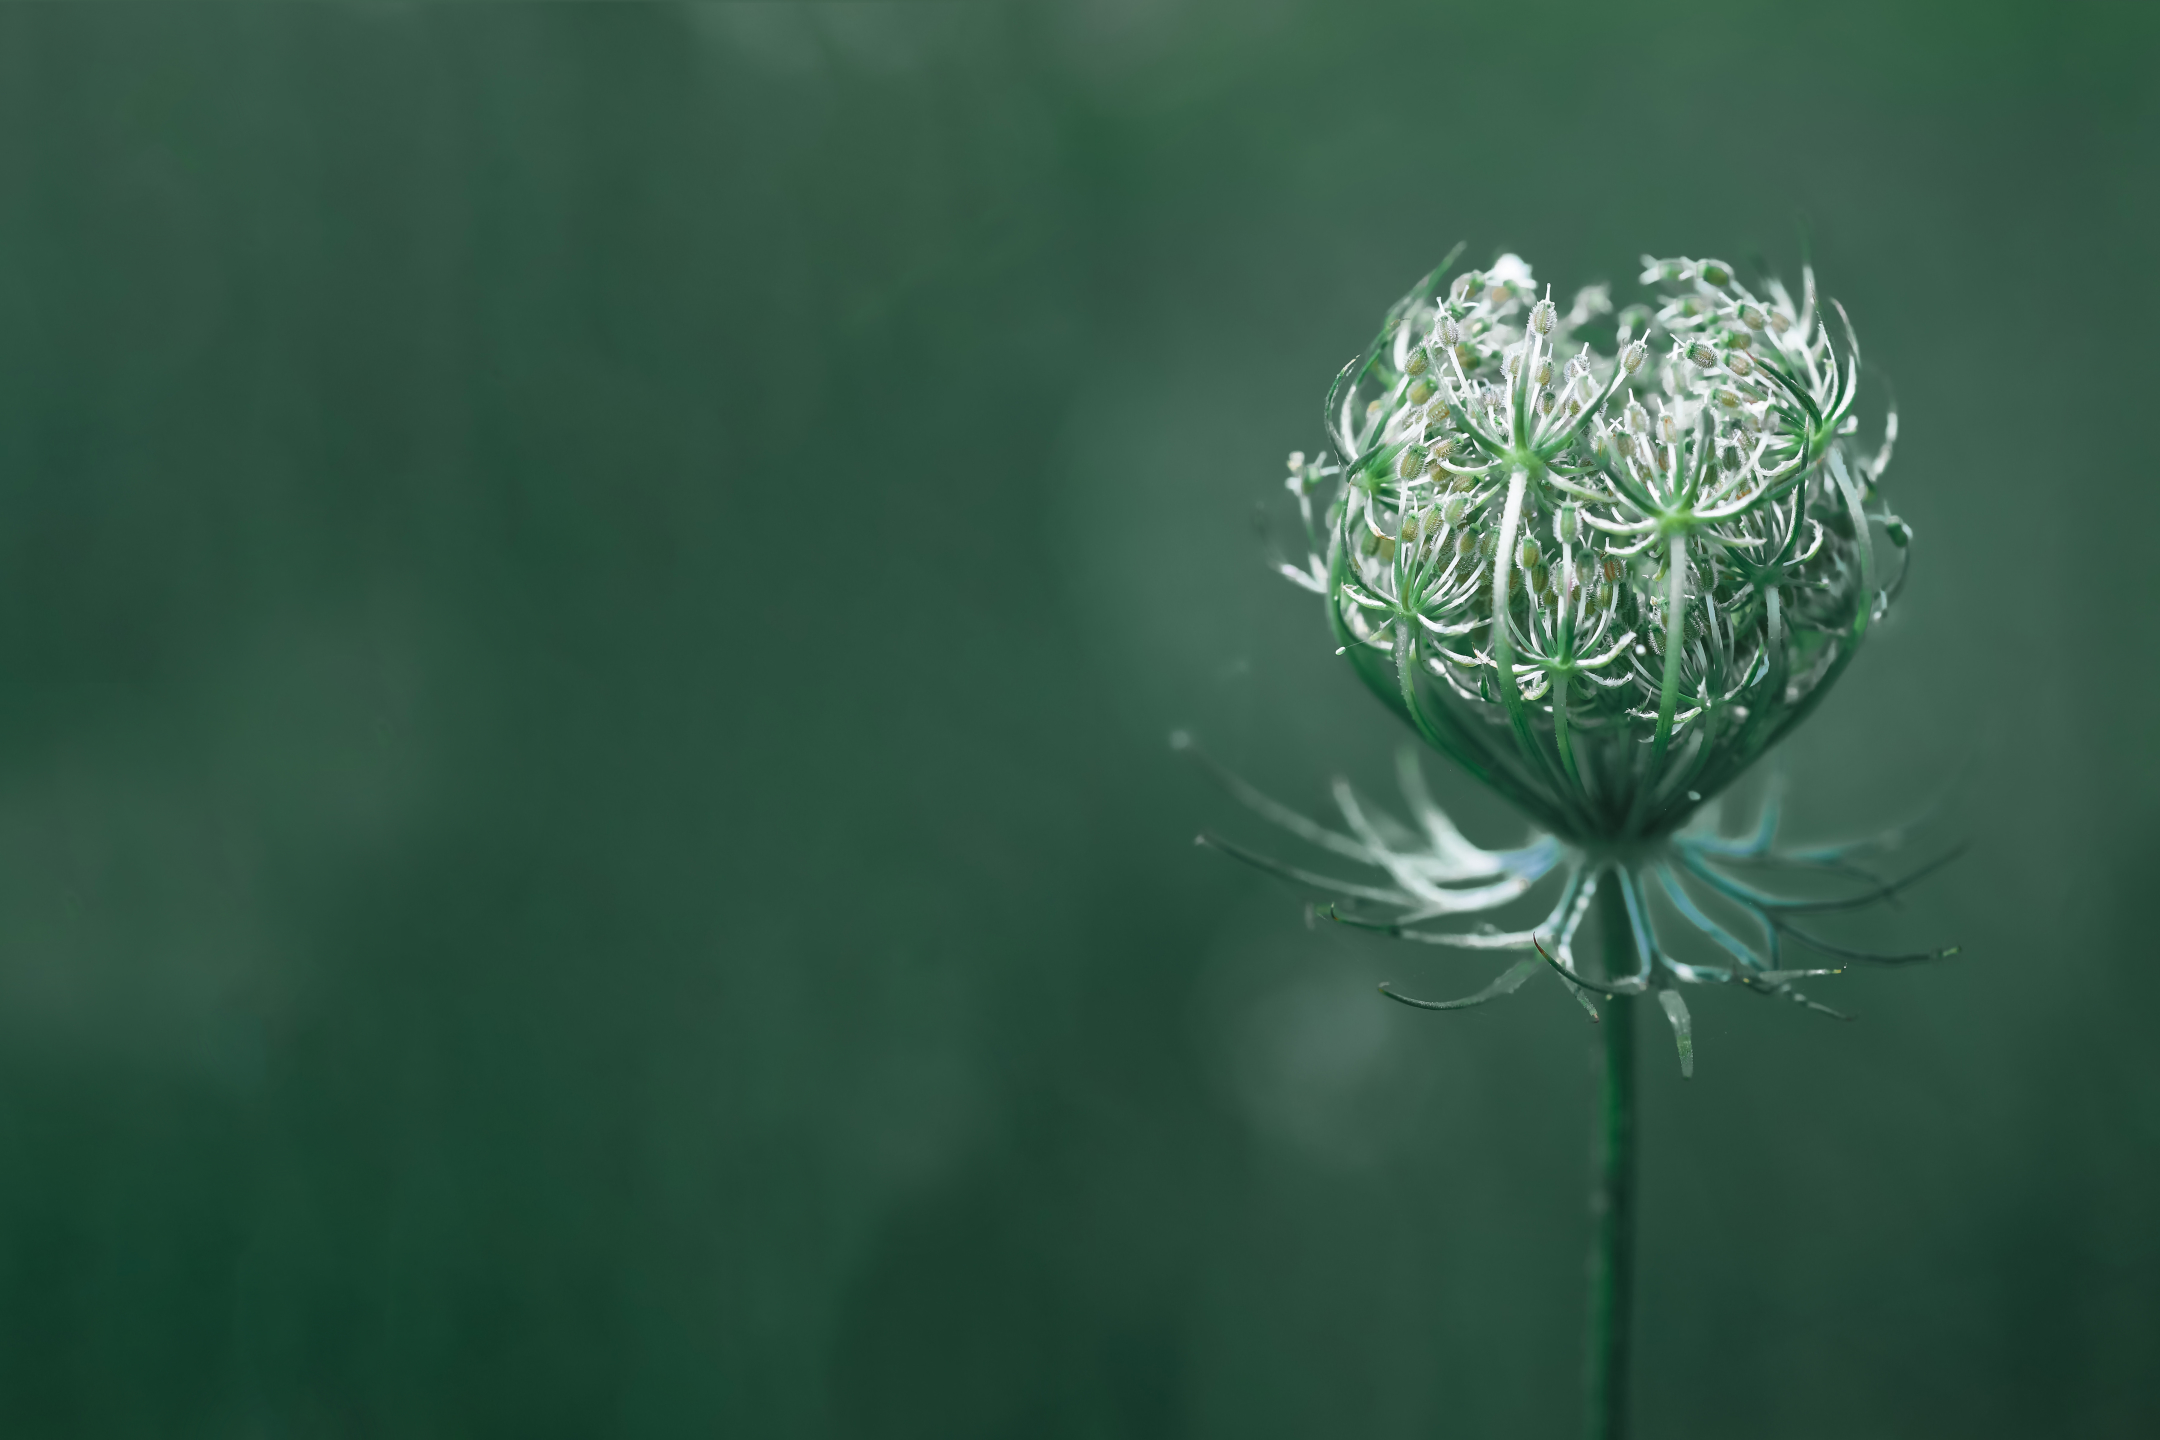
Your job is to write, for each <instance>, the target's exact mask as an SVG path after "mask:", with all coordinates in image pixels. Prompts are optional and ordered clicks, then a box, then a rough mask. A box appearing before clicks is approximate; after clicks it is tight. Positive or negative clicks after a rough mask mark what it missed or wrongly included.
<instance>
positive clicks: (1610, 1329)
mask: <svg viewBox="0 0 2160 1440" xmlns="http://www.w3.org/2000/svg"><path fill="white" fill-rule="evenodd" d="M1606 879H1607V881H1608V882H1610V883H1608V884H1606V885H1603V886H1601V887H1599V890H1598V897H1597V905H1598V920H1599V924H1600V928H1601V929H1602V931H1603V934H1604V942H1605V943H1604V951H1605V979H1606V980H1607V981H1608V982H1611V981H1613V980H1617V979H1619V978H1621V977H1623V976H1625V975H1628V974H1630V973H1632V972H1633V970H1634V968H1635V967H1634V966H1633V965H1632V964H1631V963H1630V957H1632V956H1633V955H1634V953H1635V937H1634V932H1633V929H1632V928H1631V926H1630V924H1629V921H1628V910H1627V897H1626V895H1625V893H1624V892H1623V891H1622V889H1621V886H1620V885H1619V883H1618V880H1619V877H1618V876H1617V875H1608V876H1607V877H1606ZM1597 1028H1598V1031H1599V1039H1600V1046H1599V1048H1600V1050H1601V1051H1602V1055H1601V1057H1600V1058H1601V1060H1602V1062H1603V1063H1602V1064H1601V1065H1600V1066H1599V1070H1600V1083H1599V1087H1598V1112H1597V1150H1596V1167H1597V1168H1596V1172H1595V1174H1594V1175H1593V1176H1592V1177H1591V1181H1590V1223H1591V1226H1592V1236H1591V1241H1590V1315H1589V1327H1588V1334H1587V1340H1588V1350H1589V1354H1588V1356H1587V1361H1586V1363H1587V1371H1588V1375H1587V1390H1588V1395H1587V1399H1588V1402H1589V1417H1588V1418H1589V1425H1588V1433H1589V1436H1590V1440H1626V1436H1627V1433H1628V1356H1629V1353H1630V1349H1631V1346H1630V1343H1629V1342H1630V1335H1631V1329H1632V1327H1631V1323H1630V1321H1631V1312H1632V1309H1633V1302H1634V1298H1635V999H1634V997H1633V996H1629V995H1615V996H1612V997H1610V998H1609V999H1607V1000H1606V1002H1605V1018H1604V1023H1603V1024H1602V1025H1600V1026H1598V1027H1597Z"/></svg>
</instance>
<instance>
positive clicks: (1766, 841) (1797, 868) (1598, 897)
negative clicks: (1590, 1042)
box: [1172, 734, 1957, 1075]
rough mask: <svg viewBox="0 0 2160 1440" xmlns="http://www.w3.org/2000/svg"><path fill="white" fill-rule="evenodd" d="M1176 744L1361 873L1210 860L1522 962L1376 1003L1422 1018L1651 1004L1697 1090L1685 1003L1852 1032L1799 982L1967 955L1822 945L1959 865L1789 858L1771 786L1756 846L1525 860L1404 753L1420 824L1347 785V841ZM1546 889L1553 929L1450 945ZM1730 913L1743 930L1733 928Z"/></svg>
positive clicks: (1711, 821) (1359, 920)
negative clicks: (1692, 1000) (1601, 1003)
mask: <svg viewBox="0 0 2160 1440" xmlns="http://www.w3.org/2000/svg"><path fill="white" fill-rule="evenodd" d="M1172 744H1173V745H1175V746H1176V747H1177V748H1178V749H1180V750H1184V751H1186V752H1187V753H1189V754H1191V755H1192V756H1193V757H1194V758H1196V759H1197V760H1199V761H1200V762H1201V763H1202V764H1203V765H1205V766H1206V767H1207V768H1208V770H1209V771H1210V772H1212V773H1213V774H1214V775H1215V777H1216V778H1217V779H1218V780H1220V781H1221V782H1222V783H1223V784H1224V785H1225V786H1226V787H1227V788H1228V789H1229V790H1230V792H1231V794H1233V795H1234V796H1236V797H1237V798H1238V799H1239V800H1241V801H1242V802H1244V803H1245V804H1246V805H1247V806H1249V807H1251V808H1252V809H1253V810H1255V811H1257V812H1258V813H1259V814H1261V815H1262V816H1264V817H1265V818H1267V819H1268V820H1270V821H1272V822H1273V823H1274V824H1276V825H1277V826H1279V827H1281V828H1282V829H1284V830H1286V831H1288V832H1289V833H1291V834H1292V835H1295V836H1296V837H1297V838H1298V839H1300V840H1302V841H1304V842H1305V843H1306V844H1307V845H1309V846H1312V847H1313V848H1315V849H1318V850H1321V851H1325V852H1326V853H1327V854H1328V856H1329V857H1330V859H1329V860H1328V862H1326V863H1328V864H1329V865H1330V866H1331V868H1333V867H1340V866H1341V865H1342V864H1343V863H1344V862H1346V861H1347V862H1348V863H1350V864H1352V865H1355V866H1358V867H1362V868H1361V870H1360V873H1358V874H1356V875H1354V876H1350V877H1344V876H1340V875H1336V874H1331V873H1329V872H1328V871H1324V870H1312V869H1307V868H1305V867H1304V866H1301V865H1296V864H1290V863H1286V862H1284V861H1282V860H1278V859H1275V858H1274V857H1272V856H1268V855H1264V854H1261V853H1258V852H1256V851H1253V850H1249V849H1247V848H1245V847H1244V846H1242V845H1238V844H1236V843H1234V842H1232V841H1229V840H1227V839H1224V838H1223V837H1221V836H1218V835H1215V834H1212V833H1203V834H1202V835H1201V836H1200V837H1199V841H1200V843H1201V844H1203V845H1206V846H1209V847H1211V848H1213V849H1217V850H1220V851H1222V852H1224V853H1225V854H1227V855H1229V856H1231V857H1232V858H1234V859H1237V860H1240V861H1243V862H1244V863H1245V864H1248V865H1251V866H1253V867H1255V868H1256V869H1259V870H1263V871H1265V872H1267V873H1268V874H1270V875H1273V876H1275V877H1277V878H1278V879H1281V880H1285V881H1288V882H1289V883H1291V884H1293V885H1295V886H1297V887H1298V888H1299V889H1301V890H1304V891H1306V892H1308V893H1312V894H1317V895H1320V896H1324V897H1326V901H1325V905H1324V907H1323V908H1320V909H1318V910H1316V911H1315V912H1314V913H1317V914H1322V915H1325V916H1326V917H1327V918H1328V919H1330V920H1334V921H1336V922H1338V923H1340V924H1343V925H1347V926H1350V927H1352V928H1354V929H1359V930H1369V931H1372V932H1375V933H1377V934H1381V935H1386V936H1389V937H1390V938H1393V939H1397V940H1408V941H1414V942H1417V943H1419V944H1424V945H1434V946H1441V947H1445V948H1447V949H1452V950H1466V951H1473V952H1483V953H1486V954H1498V953H1502V952H1506V953H1511V954H1513V956H1514V957H1515V958H1514V960H1513V961H1512V963H1510V964H1509V965H1508V967H1507V968H1506V969H1504V970H1502V971H1501V972H1500V973H1499V974H1498V975H1497V976H1495V977H1494V978H1493V979H1491V980H1490V981H1489V982H1488V983H1486V984H1485V985H1484V986H1482V987H1481V988H1479V989H1477V990H1475V991H1473V992H1471V993H1469V994H1467V995H1464V996H1462V997H1461V998H1459V999H1449V1000H1422V999H1413V998H1412V997H1410V996H1408V995H1404V994H1401V993H1400V992H1398V991H1396V990H1395V989H1393V988H1392V987H1391V986H1387V985H1383V986H1381V987H1380V988H1381V990H1382V992H1383V993H1385V994H1386V995H1387V996H1388V997H1389V998H1390V999H1393V1000H1399V1001H1401V1002H1402V1003H1404V1004H1406V1005H1413V1006H1416V1007H1417V1008H1418V1009H1421V1010H1463V1009H1468V1008H1469V1007H1471V1006H1474V1005H1482V1004H1484V1003H1486V1002H1487V1001H1489V1000H1496V999H1498V998H1499V997H1500V996H1502V995H1512V994H1513V993H1515V991H1516V990H1518V989H1520V988H1521V987H1522V985H1523V984H1524V982H1525V981H1528V980H1530V979H1532V978H1534V977H1536V976H1537V975H1539V974H1542V973H1543V972H1544V971H1546V970H1551V971H1553V972H1554V973H1555V974H1556V975H1558V977H1559V978H1560V980H1561V981H1562V982H1563V983H1564V984H1565V985H1566V987H1567V989H1568V991H1569V992H1570V993H1571V994H1572V995H1573V996H1574V997H1575V999H1576V1000H1578V1001H1580V1002H1581V1004H1582V1006H1583V1008H1584V1009H1585V1010H1587V1011H1589V1012H1590V1015H1591V1017H1592V1018H1593V1019H1596V1018H1598V1013H1599V1012H1598V1002H1597V1001H1596V1000H1595V999H1594V998H1593V996H1627V995H1646V994H1655V995H1656V996H1657V1000H1658V1007H1659V1008H1660V1009H1661V1010H1662V1011H1664V1013H1665V1018H1666V1019H1667V1021H1669V1022H1670V1023H1671V1025H1672V1029H1673V1039H1674V1042H1675V1043H1676V1045H1677V1046H1678V1049H1679V1054H1680V1068H1681V1072H1682V1073H1683V1074H1686V1075H1693V1074H1694V1071H1695V1042H1694V1029H1693V1021H1692V1019H1691V1016H1690V1013H1689V1010H1688V1006H1687V1002H1686V1000H1684V999H1683V998H1682V997H1681V993H1680V987H1681V986H1683V985H1723V986H1728V987H1730V988H1733V989H1738V990H1746V991H1749V992H1751V993H1753V994H1757V995H1764V996H1771V997H1775V998H1777V999H1782V1000H1789V1001H1792V1002H1794V1003H1796V1004H1799V1005H1804V1006H1806V1007H1807V1008H1809V1009H1811V1010H1818V1011H1821V1012H1822V1013H1824V1014H1826V1015H1834V1016H1838V1017H1839V1018H1840V1019H1847V1018H1850V1017H1849V1016H1845V1015H1843V1014H1842V1013H1841V1012H1840V1011H1837V1010H1834V1009H1832V1008H1831V1007H1830V1006H1828V1005H1825V1004H1822V1003H1821V1002H1819V1001H1816V1000H1813V999H1811V998H1809V997H1808V996H1807V995H1806V994H1804V993H1802V991H1801V990H1800V989H1799V988H1798V985H1797V982H1799V981H1803V980H1808V979H1812V978H1814V977H1818V976H1825V975H1835V974H1838V973H1839V972H1841V971H1843V970H1844V969H1845V968H1847V967H1848V966H1849V965H1852V964H1854V963H1864V964H1874V965H1907V964H1912V963H1915V962H1918V961H1926V960H1936V959H1941V958H1943V957H1944V956H1948V955H1954V954H1956V953H1957V947H1956V946H1954V945H1952V946H1943V947H1937V948H1929V949H1925V950H1916V951H1906V952H1902V953H1898V952H1882V951H1872V950H1858V949H1854V948H1852V947H1850V946H1846V945H1841V944H1838V943H1836V942H1834V941H1831V940H1828V939H1825V938H1824V937H1822V936H1821V935H1818V934H1816V933H1815V932H1814V930H1813V928H1812V923H1811V920H1812V917H1816V916H1821V915H1826V914H1833V913H1836V912H1839V911H1850V910H1858V909H1862V908H1865V907H1867V906H1870V905H1875V904H1880V903H1883V902H1886V901H1890V900H1892V899H1894V898H1895V897H1896V896H1897V895H1898V894H1899V893H1900V892H1901V891H1903V890H1904V889H1906V888H1907V887H1908V886H1910V885H1912V884H1913V883H1914V882H1915V881H1917V880H1919V879H1921V878H1922V877H1923V876H1925V875H1928V874H1930V873H1932V872H1933V871H1935V870H1937V869H1939V868H1941V866H1942V865H1943V864H1945V863H1946V862H1947V861H1949V860H1950V859H1951V858H1952V857H1953V856H1954V855H1955V854H1956V852H1955V851H1952V852H1950V854H1946V855H1942V856H1940V857H1938V858H1936V859H1934V860H1932V861H1930V862H1928V863H1926V864H1922V865H1919V866H1916V867H1914V868H1913V869H1911V870H1908V871H1907V872H1906V873H1904V874H1903V875H1899V876H1894V877H1889V878H1885V877H1883V876H1881V875H1879V874H1877V873H1875V871H1874V870H1873V869H1872V868H1871V866H1872V862H1874V861H1875V860H1877V859H1879V858H1880V857H1881V856H1882V855H1884V854H1887V853H1888V852H1891V851H1893V850H1895V849H1897V848H1898V847H1899V846H1900V845H1901V843H1902V842H1903V840H1904V838H1905V831H1904V830H1903V829H1902V828H1901V829H1897V830H1890V831H1885V832H1883V833H1882V834H1879V835H1875V836H1871V837H1869V838H1868V839H1866V840H1862V841H1857V842H1854V843H1851V844H1845V845H1830V846H1819V847H1814V848H1804V849H1795V848H1791V847H1786V846H1780V845H1779V844H1778V841H1777V829H1778V819H1779V815H1780V812H1781V810H1782V808H1783V807H1782V786H1781V785H1780V784H1779V783H1777V782H1776V781H1775V780H1774V781H1773V783H1772V784H1771V787H1770V790H1769V793H1768V794H1767V796H1766V797H1765V799H1764V801H1763V804H1762V808H1761V811H1760V813H1759V814H1758V816H1757V817H1756V822H1755V824H1754V826H1753V827H1752V829H1751V831H1750V833H1747V834H1745V835H1741V836H1737V837H1735V836H1726V835H1722V834H1720V833H1719V831H1718V827H1717V815H1716V810H1715V807H1714V806H1713V807H1712V808H1711V809H1708V810H1706V811H1705V812H1704V813H1703V814H1702V815H1701V816H1700V817H1698V818H1697V820H1696V822H1695V823H1693V824H1691V825H1688V826H1686V827H1685V828H1683V829H1681V830H1679V831H1676V832H1674V833H1672V834H1670V835H1666V836H1662V837H1659V838H1658V839H1656V840H1652V841H1648V842H1645V843H1643V844H1641V845H1638V846H1632V847H1625V848H1615V849H1601V848H1591V847H1584V846H1579V845H1571V844H1568V843H1566V842H1564V841H1560V840H1556V839H1554V838H1552V837H1551V836H1538V835H1533V836H1532V837H1531V838H1530V840H1529V841H1528V842H1526V843H1525V844H1523V845H1521V846H1518V847H1516V848H1515V849H1512V850H1486V849H1483V848H1480V847H1479V846H1476V845H1474V844H1472V843H1471V842H1470V841H1468V840H1467V839H1465V838H1464V837H1463V835H1462V833H1461V832H1460V831H1459V830H1457V829H1456V828H1455V825H1454V823H1453V822H1452V821H1450V820H1449V819H1448V817H1447V815H1446V814H1445V813H1444V812H1443V811H1442V810H1441V809H1440V808H1439V807H1438V806H1437V805H1435V804H1433V802H1432V799H1431V797H1430V796H1429V795H1428V794H1427V792H1426V789H1425V782H1424V778H1423V776H1422V775H1421V774H1420V772H1419V770H1418V764H1417V756H1416V755H1415V754H1414V753H1412V752H1411V751H1409V750H1405V751H1403V752H1402V754H1401V755H1400V756H1399V757H1398V764H1399V767H1400V773H1401V784H1402V792H1403V798H1404V800H1405V801H1406V802H1407V804H1408V806H1409V810H1410V816H1411V822H1410V823H1408V824H1406V823H1404V822H1403V821H1401V820H1399V819H1397V818H1396V817H1394V816H1393V815H1391V814H1389V813H1388V812H1387V811H1385V810H1383V809H1381V808H1379V807H1377V806H1374V805H1372V804H1370V803H1368V802H1366V801H1365V800H1363V799H1361V798H1360V797H1359V796H1358V795H1357V793H1356V792H1355V791H1354V790H1352V789H1351V788H1350V786H1349V785H1348V784H1347V783H1346V782H1344V781H1341V780H1338V781H1336V782H1335V803H1336V807H1337V809H1339V810H1340V811H1341V814H1342V828H1340V829H1336V828H1334V827H1333V826H1330V825H1326V824H1322V823H1321V822H1319V821H1316V820H1313V819H1311V818H1309V817H1308V816H1305V815H1303V814H1300V813H1299V812H1297V811H1295V810H1292V809H1291V808H1290V807H1288V806H1286V805H1283V804H1281V803H1280V802H1278V801H1276V800H1274V799H1271V798H1270V797H1268V796H1266V795H1264V794H1262V793H1261V792H1259V791H1258V790H1256V789H1254V788H1253V787H1252V786H1251V785H1249V784H1247V783H1246V782H1245V781H1243V780H1241V779H1239V778H1238V777H1237V776H1236V775H1234V774H1232V773H1231V772H1229V771H1227V770H1225V769H1223V768H1222V767H1221V766H1219V765H1217V764H1216V763H1215V762H1214V761H1213V760H1211V759H1210V758H1209V757H1208V756H1207V754H1206V753H1205V752H1204V751H1202V750H1201V749H1200V748H1199V747H1198V746H1197V745H1196V744H1194V742H1193V740H1192V738H1191V737H1190V736H1187V735H1184V734H1179V735H1176V736H1174V737H1172ZM1548 880H1556V881H1557V885H1558V888H1557V890H1554V889H1552V888H1550V887H1549V886H1544V883H1543V882H1546V881H1548ZM1765 881H1771V882H1773V883H1776V882H1784V885H1785V886H1786V887H1791V886H1792V885H1793V884H1794V882H1800V885H1801V887H1802V888H1804V889H1806V890H1808V891H1810V892H1812V893H1808V894H1805V895H1788V894H1778V893H1774V892H1772V891H1768V890H1765V889H1764V888H1763V883H1764V882H1765ZM1810 882H1812V883H1810ZM1824 882H1828V886H1829V890H1828V893H1824ZM1539 888H1544V890H1545V894H1546V895H1547V896H1548V897H1549V899H1545V900H1541V901H1539V902H1538V903H1539V904H1541V905H1543V906H1544V915H1543V918H1541V919H1538V920H1536V921H1535V922H1534V923H1532V924H1530V925H1529V926H1528V927H1526V928H1518V929H1513V930H1501V929H1497V928H1495V927H1494V926H1492V925H1490V924H1485V925H1482V926H1481V927H1479V928H1477V929H1471V930H1462V929H1449V928H1438V927H1439V926H1442V925H1447V924H1449V923H1453V922H1459V921H1461V920H1462V919H1464V918H1466V917H1469V916H1474V915H1484V914H1490V913H1492V912H1495V911H1499V910H1502V909H1504V908H1506V907H1507V906H1509V905H1510V904H1511V903H1512V902H1514V901H1516V900H1517V899H1520V898H1524V897H1528V896H1530V894H1531V892H1532V891H1533V890H1536V889H1539ZM1593 902H1598V903H1602V904H1604V905H1605V906H1607V907H1608V908H1611V909H1616V910H1618V911H1619V912H1620V913H1621V915H1622V917H1623V918H1622V919H1621V920H1620V923H1619V926H1618V929H1619V930H1620V931H1621V932H1623V933H1624V934H1625V937H1626V938H1625V940H1624V941H1623V942H1622V944H1621V945H1620V946H1619V947H1618V953H1617V954H1616V953H1614V950H1613V949H1612V948H1611V947H1610V946H1609V944H1608V948H1607V950H1606V953H1605V954H1604V956H1603V962H1604V963H1603V966H1602V974H1597V973H1593V972H1592V970H1591V969H1590V968H1586V967H1584V966H1583V965H1582V964H1580V963H1579V961H1578V959H1577V956H1576V952H1575V942H1576V937H1577V932H1578V931H1579V930H1580V929H1581V928H1582V925H1583V923H1584V921H1585V919H1586V918H1587V917H1588V916H1589V913H1590V910H1591V907H1592V904H1593ZM1660 912H1663V918H1662V923H1661V917H1660ZM1719 912H1722V913H1724V914H1725V915H1727V916H1730V917H1732V918H1733V919H1734V920H1736V921H1737V922H1738V923H1737V926H1736V927H1734V928H1728V926H1727V924H1726V923H1724V921H1722V920H1720V918H1719ZM1675 921H1677V922H1678V923H1677V925H1675V923H1674V922H1675ZM1676 931H1678V932H1683V933H1684V932H1686V931H1693V932H1694V933H1695V934H1696V935H1698V936H1699V937H1701V938H1702V939H1704V940H1707V941H1709V942H1710V945H1711V947H1712V948H1713V949H1714V950H1715V951H1716V952H1718V959H1717V960H1716V961H1715V962H1714V963H1707V964H1694V963H1690V962H1688V961H1684V960H1682V959H1680V958H1679V957H1678V956H1677V955H1675V954H1674V953H1673V951H1672V949H1671V948H1670V941H1671V940H1672V939H1673V938H1674V934H1675V932H1676ZM1789 945H1793V946H1798V947H1799V948H1800V949H1801V950H1803V951H1812V952H1814V953H1815V954H1817V955H1821V956H1825V957H1827V958H1828V960H1829V961H1830V963H1829V964H1827V965H1813V966H1811V965H1808V964H1807V963H1806V962H1805V961H1801V962H1800V963H1797V964H1796V963H1794V959H1793V957H1792V955H1791V951H1790V950H1789V949H1788V948H1787V947H1788V946H1789Z"/></svg>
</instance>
